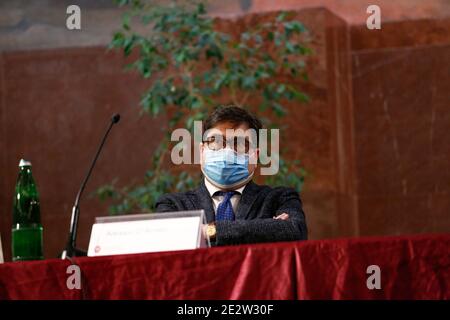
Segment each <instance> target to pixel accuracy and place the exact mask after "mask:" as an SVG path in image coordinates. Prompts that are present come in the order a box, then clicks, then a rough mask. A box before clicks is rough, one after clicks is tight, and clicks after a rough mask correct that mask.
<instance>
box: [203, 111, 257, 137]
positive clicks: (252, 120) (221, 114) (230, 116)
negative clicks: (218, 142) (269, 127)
mask: <svg viewBox="0 0 450 320" xmlns="http://www.w3.org/2000/svg"><path fill="white" fill-rule="evenodd" d="M221 122H231V123H233V124H236V125H239V124H241V123H246V124H247V125H248V127H249V128H250V129H255V130H256V132H258V130H259V129H261V128H262V124H261V121H260V120H259V119H258V118H257V117H255V116H254V115H252V114H251V113H249V112H248V111H247V110H245V109H243V108H240V107H238V106H235V105H229V106H219V107H217V108H216V109H214V111H213V112H212V113H211V114H210V115H209V117H208V118H207V119H206V120H205V121H204V122H203V130H204V131H206V130H208V129H211V128H213V127H215V126H216V125H217V124H219V123H221Z"/></svg>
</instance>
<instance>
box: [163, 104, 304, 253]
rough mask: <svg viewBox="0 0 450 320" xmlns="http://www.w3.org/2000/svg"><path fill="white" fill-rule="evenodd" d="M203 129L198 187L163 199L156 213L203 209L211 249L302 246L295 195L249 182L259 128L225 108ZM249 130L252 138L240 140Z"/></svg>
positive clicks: (241, 114)
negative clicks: (268, 244)
mask: <svg viewBox="0 0 450 320" xmlns="http://www.w3.org/2000/svg"><path fill="white" fill-rule="evenodd" d="M203 127H204V128H203V129H204V131H205V134H204V138H203V142H202V143H201V144H200V146H199V147H200V160H201V171H202V173H203V176H204V179H203V181H202V183H201V184H200V186H199V187H198V188H197V189H196V190H194V191H188V192H183V193H173V194H166V195H164V196H162V197H161V198H160V199H159V200H158V201H157V203H156V211H157V212H171V211H185V210H199V209H203V210H204V211H205V215H206V220H207V223H208V225H207V226H206V227H205V233H207V234H208V235H209V237H210V239H211V242H212V244H213V245H230V244H244V243H258V242H276V241H294V240H306V239H307V227H306V221H305V214H304V212H303V209H302V202H301V200H300V197H299V195H298V193H297V192H296V191H295V190H294V189H292V188H287V187H276V188H272V187H269V186H262V185H257V184H256V183H254V182H253V181H252V177H253V174H254V173H255V170H256V167H257V159H258V155H259V149H258V146H257V141H255V140H257V138H256V136H257V133H258V130H259V129H261V128H262V125H261V122H260V121H259V120H258V119H257V118H256V117H255V116H253V115H252V114H250V113H249V112H247V111H246V110H245V109H243V108H240V107H236V106H227V107H219V108H217V109H216V110H215V111H214V112H213V113H212V114H211V115H210V116H209V117H208V119H206V121H205V122H204V124H203ZM249 129H250V130H249ZM251 129H253V130H254V131H253V132H255V133H256V134H255V135H254V136H252V135H245V134H242V132H249V131H252V130H251ZM230 132H231V134H230Z"/></svg>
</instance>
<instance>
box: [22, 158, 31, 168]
mask: <svg viewBox="0 0 450 320" xmlns="http://www.w3.org/2000/svg"><path fill="white" fill-rule="evenodd" d="M25 166H29V167H31V162H30V161H27V160H25V159H20V163H19V167H25Z"/></svg>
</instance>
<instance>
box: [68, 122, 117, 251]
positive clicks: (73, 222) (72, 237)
mask: <svg viewBox="0 0 450 320" xmlns="http://www.w3.org/2000/svg"><path fill="white" fill-rule="evenodd" d="M119 120H120V115H119V114H115V115H114V116H113V117H112V118H111V123H110V124H109V126H108V129H107V130H106V132H105V134H104V135H103V139H102V141H101V143H100V146H99V147H98V149H97V153H96V154H95V157H94V159H93V160H92V163H91V166H90V167H89V171H88V173H87V175H86V177H85V178H84V181H83V183H82V184H81V187H80V190H79V191H78V194H77V197H76V198H75V204H74V205H73V207H72V218H71V219H70V229H69V237H68V239H67V244H66V248H65V249H64V251H63V252H62V254H61V259H63V260H64V259H66V257H83V256H87V252H86V251H84V250H81V249H78V248H77V247H76V239H77V230H78V218H79V217H80V206H79V203H80V199H81V195H82V194H83V191H84V188H85V187H86V184H87V182H88V180H89V177H90V176H91V173H92V169H94V166H95V163H96V162H97V158H98V156H99V155H100V152H101V151H102V148H103V145H104V144H105V141H106V138H107V137H108V134H109V132H110V131H111V129H112V127H113V125H114V124H116V123H117V122H119Z"/></svg>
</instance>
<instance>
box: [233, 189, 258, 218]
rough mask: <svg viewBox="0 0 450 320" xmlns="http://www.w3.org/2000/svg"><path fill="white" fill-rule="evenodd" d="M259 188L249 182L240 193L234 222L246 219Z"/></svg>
mask: <svg viewBox="0 0 450 320" xmlns="http://www.w3.org/2000/svg"><path fill="white" fill-rule="evenodd" d="M258 191H259V186H258V185H257V184H256V183H254V182H253V181H250V182H249V183H248V184H247V185H246V186H245V188H244V191H243V192H242V196H241V199H240V200H239V204H238V208H237V212H236V220H244V219H246V218H247V216H248V214H249V211H250V208H251V207H252V204H253V202H255V200H256V198H257V196H258Z"/></svg>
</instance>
